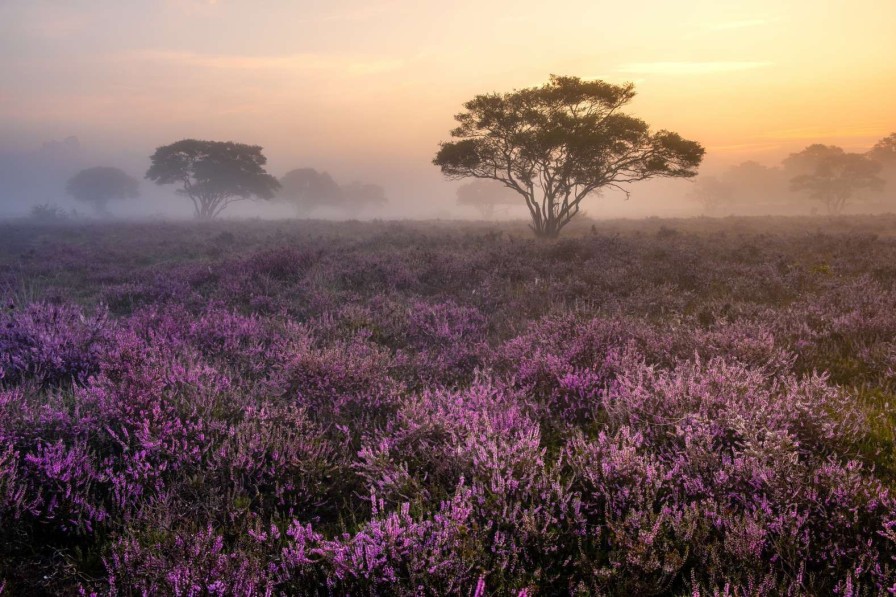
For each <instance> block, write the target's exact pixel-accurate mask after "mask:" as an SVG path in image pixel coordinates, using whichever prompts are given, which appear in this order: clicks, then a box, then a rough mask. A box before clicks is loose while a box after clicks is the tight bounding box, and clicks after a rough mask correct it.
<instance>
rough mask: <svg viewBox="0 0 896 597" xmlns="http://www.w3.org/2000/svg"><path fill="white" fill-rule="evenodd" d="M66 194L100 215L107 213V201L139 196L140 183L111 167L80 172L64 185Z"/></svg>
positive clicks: (100, 167) (99, 167)
mask: <svg viewBox="0 0 896 597" xmlns="http://www.w3.org/2000/svg"><path fill="white" fill-rule="evenodd" d="M65 190H66V192H67V193H68V194H69V195H71V196H72V197H74V198H75V199H77V200H78V201H81V202H83V203H89V204H90V205H92V206H93V208H94V209H95V210H96V211H97V212H99V213H101V214H105V213H107V212H108V205H109V201H115V200H121V199H129V198H134V197H137V196H139V194H140V183H139V182H138V181H137V179H136V178H134V177H133V176H128V175H127V174H125V173H124V172H123V171H122V170H119V169H118V168H113V167H111V166H97V167H96V168H87V169H86V170H81V171H80V172H78V173H77V174H75V175H74V176H72V177H71V178H70V179H68V182H67V183H66V185H65Z"/></svg>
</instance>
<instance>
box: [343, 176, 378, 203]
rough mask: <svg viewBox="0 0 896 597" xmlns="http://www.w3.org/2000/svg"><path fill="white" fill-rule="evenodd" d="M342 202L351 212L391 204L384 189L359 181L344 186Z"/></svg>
mask: <svg viewBox="0 0 896 597" xmlns="http://www.w3.org/2000/svg"><path fill="white" fill-rule="evenodd" d="M342 201H343V205H344V206H345V208H346V209H351V210H361V209H366V208H368V207H378V206H382V205H385V204H386V203H388V202H389V200H388V199H386V191H385V189H383V187H381V186H380V185H378V184H372V183H365V182H358V181H354V182H350V183H349V184H347V185H342Z"/></svg>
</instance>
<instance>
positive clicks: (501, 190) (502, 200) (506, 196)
mask: <svg viewBox="0 0 896 597" xmlns="http://www.w3.org/2000/svg"><path fill="white" fill-rule="evenodd" d="M519 198H520V197H519V194H517V193H515V192H513V191H511V190H510V189H508V188H507V187H505V186H504V185H502V184H499V183H497V182H495V181H493V180H474V181H473V182H468V183H467V184H464V185H461V186H459V187H458V188H457V204H458V205H468V206H470V207H475V208H476V210H477V211H479V213H480V215H481V216H482V217H483V218H484V219H487V220H488V219H491V218H492V217H494V215H495V208H496V207H498V206H501V205H515V204H516V203H519Z"/></svg>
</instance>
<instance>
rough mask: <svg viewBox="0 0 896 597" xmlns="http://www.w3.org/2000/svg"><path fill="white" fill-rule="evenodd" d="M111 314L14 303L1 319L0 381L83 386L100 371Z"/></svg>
mask: <svg viewBox="0 0 896 597" xmlns="http://www.w3.org/2000/svg"><path fill="white" fill-rule="evenodd" d="M107 340H108V323H107V316H106V314H105V313H104V312H103V311H102V310H99V311H98V313H97V314H96V315H85V313H84V312H83V311H82V310H80V309H78V308H76V307H72V306H67V305H53V304H48V303H32V304H29V305H25V306H24V307H16V306H15V305H10V307H9V308H8V309H7V311H6V312H5V313H3V314H2V315H0V367H2V368H0V379H2V381H3V382H4V383H6V384H12V385H15V384H20V383H23V382H25V381H32V382H34V383H37V384H39V385H58V384H61V383H65V382H76V383H77V382H80V381H83V380H84V379H86V378H87V376H89V375H91V374H93V373H95V372H96V371H97V367H98V364H97V359H98V355H99V351H100V347H101V346H102V344H103V343H104V342H106V341H107Z"/></svg>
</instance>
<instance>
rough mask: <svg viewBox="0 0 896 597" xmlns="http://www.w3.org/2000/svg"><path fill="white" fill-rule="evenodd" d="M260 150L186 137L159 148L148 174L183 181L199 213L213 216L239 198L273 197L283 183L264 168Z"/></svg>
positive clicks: (152, 177)
mask: <svg viewBox="0 0 896 597" xmlns="http://www.w3.org/2000/svg"><path fill="white" fill-rule="evenodd" d="M261 150H262V148H261V147H259V146H257V145H246V144H243V143H234V142H232V141H226V142H225V141H200V140H196V139H184V140H183V141H178V142H176V143H172V144H170V145H165V146H163V147H159V148H158V149H156V151H155V153H154V154H153V155H152V157H151V158H150V159H151V160H152V165H151V166H150V168H149V170H147V172H146V178H147V179H149V180H152V181H154V182H156V183H157V184H180V185H182V187H181V188H180V189H178V193H180V194H182V195H186V196H187V197H189V198H190V200H191V201H192V202H193V208H194V210H195V215H196V217H198V218H202V219H211V218H214V217H215V216H217V215H219V214H220V213H221V212H222V211H223V210H224V209H225V208H226V207H227V206H228V205H230V204H231V203H234V202H236V201H241V200H244V199H250V198H252V197H258V198H260V199H271V198H273V197H274V193H275V191H276V190H277V189H279V188H280V184H279V183H278V182H277V179H276V178H274V177H273V176H271V175H270V174H268V173H267V172H266V171H265V169H264V165H265V164H266V163H267V158H265V156H264V154H262V152H261Z"/></svg>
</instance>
